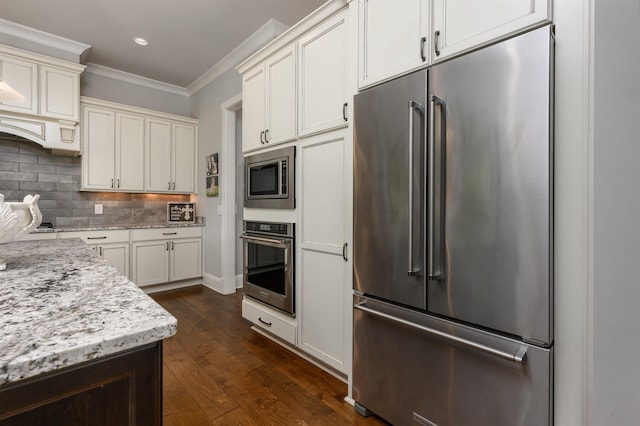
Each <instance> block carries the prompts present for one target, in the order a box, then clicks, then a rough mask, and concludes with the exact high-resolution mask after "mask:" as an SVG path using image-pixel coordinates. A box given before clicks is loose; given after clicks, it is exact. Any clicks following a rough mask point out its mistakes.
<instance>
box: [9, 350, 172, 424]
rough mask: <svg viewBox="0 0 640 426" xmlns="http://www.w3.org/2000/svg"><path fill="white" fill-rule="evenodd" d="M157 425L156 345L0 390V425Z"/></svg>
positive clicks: (159, 401) (158, 366)
mask: <svg viewBox="0 0 640 426" xmlns="http://www.w3.org/2000/svg"><path fill="white" fill-rule="evenodd" d="M52 424H55V425H56V426H61V425H91V426H108V425H109V426H110V425H113V426H122V425H138V426H141V425H161V424H162V341H161V340H160V341H157V342H155V343H152V344H148V345H145V346H141V347H138V348H135V349H132V350H128V351H125V352H120V353H117V354H114V355H111V356H106V357H103V358H98V359H96V360H93V361H88V362H84V363H81V364H78V365H74V366H71V367H67V368H63V369H60V370H57V371H55V372H52V373H46V374H43V375H40V376H36V377H33V378H29V379H25V380H20V381H17V382H14V383H10V384H6V385H3V386H0V426H24V425H52Z"/></svg>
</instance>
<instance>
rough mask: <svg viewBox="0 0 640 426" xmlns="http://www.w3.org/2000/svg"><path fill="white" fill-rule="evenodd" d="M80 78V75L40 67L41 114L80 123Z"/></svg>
mask: <svg viewBox="0 0 640 426" xmlns="http://www.w3.org/2000/svg"><path fill="white" fill-rule="evenodd" d="M79 109H80V76H79V75H78V73H75V72H70V71H65V70H61V69H58V68H54V67H49V66H43V65H41V66H40V114H42V115H44V116H47V117H52V118H59V119H63V120H70V121H78V120H79Z"/></svg>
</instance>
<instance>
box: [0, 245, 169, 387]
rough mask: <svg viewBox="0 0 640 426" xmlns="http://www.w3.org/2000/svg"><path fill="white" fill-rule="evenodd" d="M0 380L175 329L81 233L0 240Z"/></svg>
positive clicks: (115, 349)
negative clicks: (1, 265)
mask: <svg viewBox="0 0 640 426" xmlns="http://www.w3.org/2000/svg"><path fill="white" fill-rule="evenodd" d="M0 257H1V258H3V259H4V260H6V261H7V269H6V270H5V271H0V289H1V290H2V291H1V292H0V386H3V385H9V384H12V383H15V382H18V381H21V380H24V379H27V378H32V377H36V376H39V375H41V374H45V373H50V372H54V371H56V370H58V369H61V368H65V367H70V366H74V365H77V364H80V363H84V362H86V361H92V360H96V359H98V358H102V357H105V356H110V355H114V354H116V353H120V352H123V351H127V350H130V349H134V348H137V347H140V346H144V345H147V344H150V343H154V342H157V341H159V340H162V339H165V338H167V337H170V336H172V335H174V334H175V333H176V331H177V320H176V319H175V317H173V316H172V315H171V314H170V313H169V312H167V311H166V310H165V309H164V308H163V307H161V306H160V305H159V304H158V303H157V302H155V301H154V300H153V299H152V298H151V297H149V296H148V295H147V294H146V293H144V291H142V290H141V289H140V288H139V287H138V286H137V285H135V284H134V283H133V282H131V281H130V280H129V279H127V278H126V277H125V276H123V275H121V274H120V273H119V272H118V271H117V270H116V269H115V268H114V267H113V266H111V265H109V264H108V263H107V262H106V261H105V260H104V259H102V258H100V257H99V256H98V255H97V253H96V252H94V251H93V250H91V249H90V248H89V247H88V246H87V245H86V244H84V243H83V242H82V240H79V239H56V240H44V241H17V242H13V243H8V244H0Z"/></svg>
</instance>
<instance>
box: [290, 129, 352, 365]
mask: <svg viewBox="0 0 640 426" xmlns="http://www.w3.org/2000/svg"><path fill="white" fill-rule="evenodd" d="M345 135H347V132H346V131H341V132H334V133H333V134H322V135H319V136H316V137H312V138H310V139H309V140H308V141H305V142H304V143H302V144H301V147H300V168H301V173H300V175H301V178H300V199H301V202H300V262H299V267H300V275H299V277H300V282H299V291H300V310H299V313H298V317H299V318H300V324H299V327H300V340H299V347H300V348H301V349H303V350H305V351H306V352H307V353H309V354H311V355H313V356H314V357H316V358H318V359H320V360H322V361H323V362H325V363H327V364H328V365H330V366H331V367H333V368H335V369H337V370H338V371H342V372H345V373H348V369H349V365H350V364H349V359H348V358H349V345H350V340H349V338H350V335H351V323H350V319H349V318H350V317H348V312H349V310H350V306H351V298H350V297H349V294H350V292H351V278H350V273H351V271H350V262H349V261H348V260H347V259H348V258H347V250H346V249H347V244H348V243H349V241H350V236H349V233H350V231H349V229H350V228H349V226H348V224H349V221H350V211H351V210H350V197H351V192H350V189H349V188H350V185H348V179H350V173H349V170H350V169H349V168H348V167H347V162H346V159H347V158H350V157H348V156H347V152H346V150H347V141H346V140H345Z"/></svg>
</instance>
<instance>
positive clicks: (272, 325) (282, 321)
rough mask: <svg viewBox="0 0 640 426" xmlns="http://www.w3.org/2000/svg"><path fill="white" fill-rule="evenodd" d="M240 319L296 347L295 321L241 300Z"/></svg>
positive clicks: (250, 301) (252, 302) (262, 306)
mask: <svg viewBox="0 0 640 426" xmlns="http://www.w3.org/2000/svg"><path fill="white" fill-rule="evenodd" d="M242 317H243V318H245V319H247V320H249V321H251V322H252V323H253V324H254V325H255V326H257V327H259V328H260V329H261V330H264V331H266V332H268V333H269V334H272V335H274V336H276V337H278V338H280V339H282V340H284V341H285V342H287V343H290V344H292V345H294V346H295V345H296V333H297V325H296V320H295V319H294V318H291V317H289V316H286V315H284V314H282V313H280V312H277V311H275V310H273V309H271V308H267V307H265V306H264V305H261V304H260V303H258V302H254V301H253V300H250V299H247V298H245V299H243V300H242Z"/></svg>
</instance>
